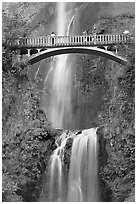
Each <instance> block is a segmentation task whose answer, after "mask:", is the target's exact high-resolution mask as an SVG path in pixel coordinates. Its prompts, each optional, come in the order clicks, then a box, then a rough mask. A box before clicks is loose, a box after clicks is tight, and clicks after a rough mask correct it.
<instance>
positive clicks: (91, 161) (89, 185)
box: [49, 128, 98, 202]
mask: <svg viewBox="0 0 137 204" xmlns="http://www.w3.org/2000/svg"><path fill="white" fill-rule="evenodd" d="M96 130H97V129H94V128H91V129H88V130H83V131H82V133H81V134H78V135H75V134H73V133H72V134H66V132H64V133H63V134H62V135H61V137H60V138H59V139H58V141H59V142H58V141H57V143H58V147H57V149H56V150H55V151H54V153H53V155H52V156H51V165H50V198H49V200H50V201H55V202H57V201H65V202H66V201H67V202H97V201H98V184H97V180H98V179H97V174H98V172H97V135H96ZM70 137H71V138H73V139H74V141H73V145H72V150H71V159H70V167H69V174H67V175H65V174H64V168H63V167H64V150H65V145H66V142H67V140H68V138H70ZM59 143H60V144H59ZM65 176H66V177H67V178H65V179H64V177H65ZM66 187H67V188H66Z"/></svg>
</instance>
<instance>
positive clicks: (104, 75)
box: [2, 11, 135, 202]
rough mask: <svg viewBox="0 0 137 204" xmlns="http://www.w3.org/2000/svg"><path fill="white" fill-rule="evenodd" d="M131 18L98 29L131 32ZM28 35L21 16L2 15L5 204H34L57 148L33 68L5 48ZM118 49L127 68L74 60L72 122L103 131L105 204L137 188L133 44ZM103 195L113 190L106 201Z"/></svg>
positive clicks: (83, 58)
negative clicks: (42, 105)
mask: <svg viewBox="0 0 137 204" xmlns="http://www.w3.org/2000/svg"><path fill="white" fill-rule="evenodd" d="M133 20H134V16H124V17H123V16H118V17H117V18H114V19H113V18H112V19H109V18H108V19H101V20H100V21H99V22H98V24H97V25H96V26H97V30H98V32H99V29H103V30H104V32H106V33H107V32H109V33H110V32H112V33H114V32H121V29H123V30H124V29H128V28H129V29H130V30H132V27H133V24H134V22H133ZM28 32H29V29H28V27H27V24H26V22H25V21H23V18H22V16H20V15H19V14H13V15H12V16H9V15H8V14H7V12H5V11H3V58H2V60H3V64H2V76H3V84H2V90H3V99H2V113H3V115H2V122H3V141H2V148H3V149H2V150H3V191H2V192H3V201H7V202H17V201H37V199H38V197H39V195H40V194H41V179H42V176H43V175H44V172H45V171H47V168H48V162H49V157H50V155H51V152H52V151H53V150H54V148H56V145H55V138H56V137H57V136H58V135H59V134H60V132H59V131H57V130H53V129H52V127H51V124H50V123H49V122H48V120H47V118H46V114H45V113H44V112H43V110H42V109H41V107H40V90H39V89H38V87H37V83H36V81H35V80H34V79H32V78H31V77H30V76H29V74H28V72H29V70H30V69H31V67H30V66H29V65H27V64H25V63H24V62H23V61H20V60H18V53H17V52H16V51H14V52H11V51H10V48H9V45H10V43H12V42H13V41H14V40H16V39H18V38H19V36H24V35H27V33H28ZM89 32H90V31H89ZM119 47H122V49H121V50H119V51H120V52H121V53H124V55H125V53H126V54H127V57H128V60H129V64H128V65H127V66H125V67H124V66H121V65H118V64H117V63H115V62H112V61H109V60H105V59H103V58H98V57H97V58H95V56H94V57H93V56H90V55H82V56H81V55H80V56H79V55H77V57H76V64H77V66H76V73H75V76H76V80H75V82H74V85H75V89H73V112H74V113H75V114H74V118H77V117H76V115H77V114H78V116H79V117H78V121H77V122H76V124H75V125H76V127H78V128H80V129H84V128H90V127H92V126H98V127H103V131H102V132H103V133H102V134H103V136H102V137H103V139H102V140H103V141H105V142H104V143H103V144H102V145H104V146H103V147H102V149H101V150H102V151H103V152H102V155H103V154H104V155H105V156H104V157H100V158H99V159H100V160H101V162H100V168H99V177H100V178H101V180H102V181H101V182H102V183H103V182H104V184H102V185H104V186H103V190H104V188H105V192H106V198H103V199H104V201H110V200H111V201H124V200H125V199H126V198H127V197H128V196H129V195H130V193H132V194H133V191H134V187H135V181H134V177H135V172H134V170H135V132H134V124H135V123H134V122H135V121H134V110H135V107H134V105H135V104H134V97H135V93H134V90H135V67H134V66H135V62H134V61H135V56H134V46H133V45H130V46H127V47H126V46H124V45H123V46H119ZM13 59H15V60H14V61H13ZM93 107H94V108H93ZM79 113H80V114H79ZM85 113H86V114H85ZM71 145H72V141H69V142H68V144H67V146H66V149H65V165H66V168H68V166H69V163H68V161H69V159H70V146H71ZM99 156H100V155H99ZM108 189H109V190H108ZM107 192H111V196H110V197H109V196H108V193H107Z"/></svg>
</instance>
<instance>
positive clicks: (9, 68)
mask: <svg viewBox="0 0 137 204" xmlns="http://www.w3.org/2000/svg"><path fill="white" fill-rule="evenodd" d="M3 26H4V28H3V34H4V42H5V43H6V45H5V47H4V49H3V53H4V54H3V67H2V68H3V69H2V71H3V101H2V102H3V106H2V111H3V142H2V147H3V201H8V202H17V201H35V200H36V199H37V197H38V195H39V193H40V189H38V183H39V181H40V178H41V175H42V173H43V172H44V171H45V168H46V165H47V163H48V159H49V155H50V154H51V151H52V150H53V149H54V148H55V146H54V141H55V138H54V137H55V136H56V134H57V131H55V130H53V129H52V128H51V125H50V124H49V122H48V121H47V118H46V115H45V113H44V112H43V111H42V110H41V109H40V104H39V92H38V90H37V86H36V83H35V81H34V80H32V79H31V78H30V77H29V75H28V70H29V69H30V67H29V66H28V65H26V64H25V63H23V62H19V61H18V58H17V53H12V52H11V51H10V49H9V44H10V43H9V41H10V42H12V41H14V40H15V39H17V38H18V37H19V36H20V32H19V31H20V26H22V22H20V18H18V17H17V16H12V18H10V17H8V16H7V14H5V13H4V14H3ZM11 28H12V29H11ZM14 28H15V29H14ZM14 56H16V60H15V62H14V63H13V61H12V59H13V57H14Z"/></svg>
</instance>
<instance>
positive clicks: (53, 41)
mask: <svg viewBox="0 0 137 204" xmlns="http://www.w3.org/2000/svg"><path fill="white" fill-rule="evenodd" d="M50 36H51V38H52V41H51V42H52V45H54V43H55V39H54V37H55V33H54V32H52V33H51V35H50Z"/></svg>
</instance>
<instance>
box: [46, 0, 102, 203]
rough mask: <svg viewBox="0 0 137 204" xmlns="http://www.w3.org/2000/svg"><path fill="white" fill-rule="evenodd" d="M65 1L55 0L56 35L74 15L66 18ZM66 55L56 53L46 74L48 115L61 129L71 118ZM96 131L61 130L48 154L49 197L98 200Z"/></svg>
mask: <svg viewBox="0 0 137 204" xmlns="http://www.w3.org/2000/svg"><path fill="white" fill-rule="evenodd" d="M65 5H66V3H64V2H59V3H58V18H57V27H58V30H57V35H69V31H70V28H71V25H72V23H73V21H74V19H75V15H73V16H72V17H71V18H70V20H69V21H68V19H66V13H65ZM67 22H68V23H67ZM66 25H68V26H66ZM68 58H69V55H66V54H65V55H60V56H57V57H55V58H54V60H53V62H52V66H51V68H50V70H49V72H48V75H47V77H49V75H50V73H51V72H52V74H53V76H52V86H51V97H50V108H49V111H48V118H49V120H50V121H51V122H52V124H53V127H54V128H61V129H64V128H65V127H66V124H65V122H66V121H67V122H66V123H67V124H69V122H70V121H72V112H71V111H72V107H71V66H70V64H69V62H68ZM46 81H47V78H46ZM96 131H97V128H91V129H88V130H83V131H82V133H80V134H79V133H70V134H68V132H67V131H64V133H63V134H62V135H61V136H60V137H59V138H58V139H57V140H56V144H57V148H56V149H55V150H54V152H53V154H52V156H51V158H50V167H49V175H50V178H49V201H51V202H53V201H54V202H59V201H61V202H63V201H65V202H84V201H87V202H96V201H98V193H97V192H98V187H97V186H98V185H97V174H98V173H97V136H96ZM69 138H71V139H72V140H73V144H72V147H71V155H70V164H69V170H67V172H66V167H65V162H64V161H65V153H64V152H65V148H66V144H67V141H68V139H69Z"/></svg>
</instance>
